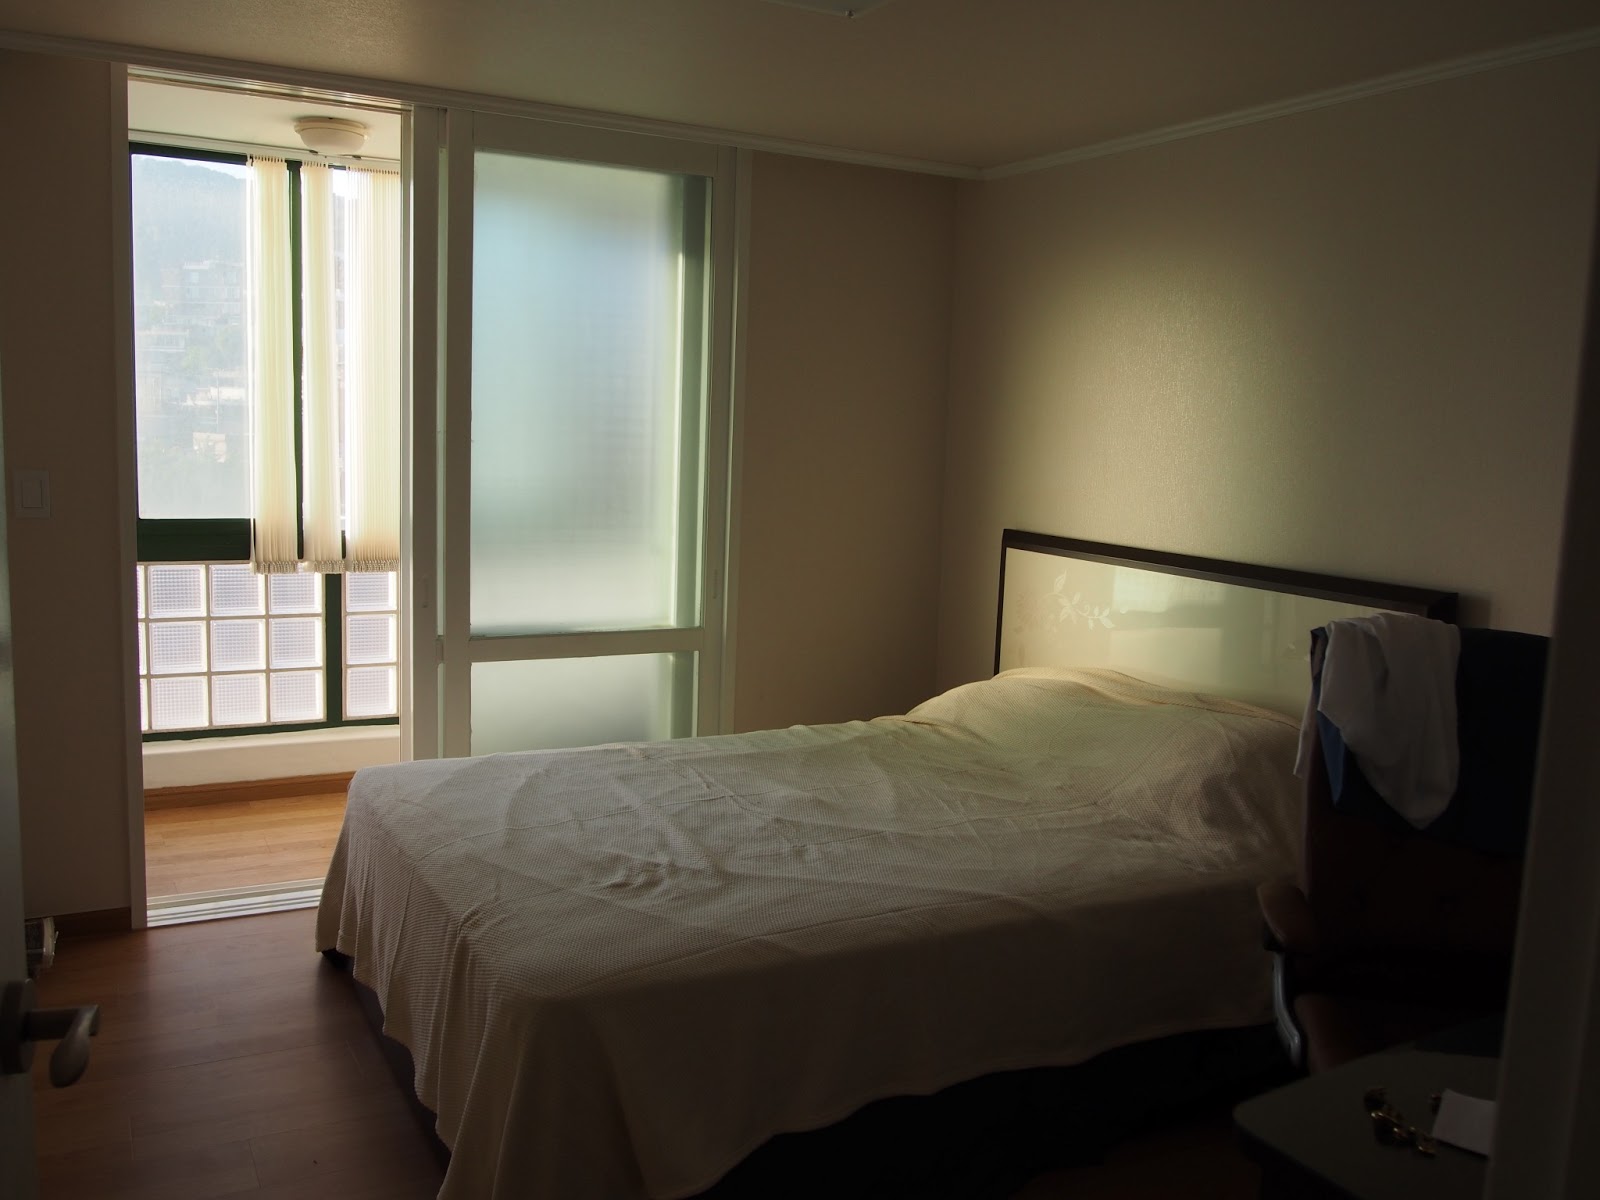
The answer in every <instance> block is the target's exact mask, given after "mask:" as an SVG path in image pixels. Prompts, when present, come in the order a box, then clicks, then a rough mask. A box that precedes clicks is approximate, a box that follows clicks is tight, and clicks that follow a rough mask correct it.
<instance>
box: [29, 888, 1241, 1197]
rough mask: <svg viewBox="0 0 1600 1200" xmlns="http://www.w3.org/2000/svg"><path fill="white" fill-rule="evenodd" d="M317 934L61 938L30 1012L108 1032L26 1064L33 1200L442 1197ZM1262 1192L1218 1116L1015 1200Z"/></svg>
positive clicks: (1164, 1133)
mask: <svg viewBox="0 0 1600 1200" xmlns="http://www.w3.org/2000/svg"><path fill="white" fill-rule="evenodd" d="M313 929H314V914H313V913H312V912H310V911H305V910H301V911H296V912H283V913H272V914H268V915H264V916H253V917H240V918H235V919H233V920H225V921H211V922H205V923H200V924H192V925H173V926H167V927H164V928H160V929H153V930H148V931H143V932H138V933H125V934H107V935H98V936H93V937H80V938H76V939H72V938H64V939H63V940H62V942H61V944H60V946H59V949H58V957H57V962H56V965H55V966H54V967H52V968H51V969H49V970H47V971H45V972H44V973H43V974H42V975H41V976H40V979H39V991H40V1003H41V1004H42V1005H45V1006H52V1005H66V1004H76V1003H84V1002H96V1003H98V1004H100V1006H101V1028H100V1034H99V1036H98V1037H96V1038H95V1040H94V1052H93V1056H92V1058H91V1060H90V1065H89V1070H88V1073H87V1074H86V1075H85V1076H84V1078H83V1079H82V1080H81V1081H80V1082H79V1083H78V1084H76V1085H75V1086H74V1087H71V1088H67V1089H63V1090H56V1089H52V1088H51V1087H50V1086H49V1084H48V1082H47V1080H46V1078H45V1059H46V1057H47V1056H46V1054H45V1053H44V1052H43V1051H41V1053H40V1055H39V1058H38V1060H37V1061H36V1063H35V1070H34V1081H35V1083H34V1096H35V1107H36V1114H37V1121H36V1124H37V1139H38V1144H39V1169H40V1196H41V1198H42V1200H209V1198H212V1197H222V1196H231V1197H239V1198H241V1200H243V1198H249V1197H254V1198H256V1200H268V1198H271V1200H334V1198H339V1200H378V1198H380V1197H381V1198H383V1200H412V1198H416V1200H421V1198H423V1197H431V1196H433V1195H435V1193H436V1192H437V1190H438V1188H439V1184H440V1181H441V1179H442V1178H443V1173H442V1170H441V1168H440V1165H439V1163H438V1161H437V1160H436V1159H435V1157H434V1155H433V1151H432V1148H431V1147H430V1145H429V1143H428V1140H427V1139H426V1137H425V1136H424V1134H423V1132H422V1130H421V1129H420V1128H419V1127H418V1125H417V1123H416V1120H415V1118H414V1117H413V1115H412V1113H411V1110H410V1109H409V1107H408V1106H407V1105H406V1104H405V1102H404V1101H403V1099H402V1097H401V1094H400V1091H399V1089H398V1088H397V1087H396V1085H395V1081H394V1078H393V1076H392V1075H390V1074H389V1072H388V1068H387V1065H386V1064H385V1062H384V1061H383V1058H382V1055H381V1054H380V1053H379V1051H378V1049H377V1046H376V1044H375V1042H374V1040H373V1036H372V1033H371V1031H370V1030H369V1029H368V1027H367V1026H366V1023H365V1021H364V1019H363V1017H362V1015H361V1012H360V1007H359V1004H358V1002H357V1001H356V998H355V995H354V993H353V992H352V991H351V989H350V986H349V981H348V980H347V979H346V978H345V977H344V976H343V975H342V974H341V973H340V972H338V971H337V970H335V969H334V968H332V967H330V966H328V965H327V964H326V963H324V962H323V961H322V960H321V958H320V957H319V956H318V955H316V954H315V953H314V951H313V940H314V939H313ZM46 1049H48V1047H47V1048H46ZM1258 1179H1259V1175H1258V1173H1257V1172H1256V1169H1255V1168H1254V1166H1253V1165H1252V1164H1250V1163H1249V1162H1248V1161H1247V1160H1246V1159H1245V1158H1244V1157H1243V1156H1242V1155H1241V1154H1240V1153H1239V1151H1238V1150H1237V1149H1236V1148H1235V1146H1234V1144H1233V1135H1232V1132H1231V1129H1230V1128H1229V1124H1228V1120H1227V1114H1226V1112H1225V1111H1217V1112H1212V1113H1208V1114H1205V1115H1203V1116H1201V1117H1197V1118H1193V1119H1191V1120H1188V1121H1186V1122H1183V1123H1180V1124H1177V1125H1174V1126H1170V1127H1168V1128H1164V1129H1161V1130H1156V1131H1153V1132H1151V1133H1149V1134H1147V1135H1145V1136H1143V1137H1140V1138H1137V1139H1134V1140H1132V1141H1129V1142H1126V1143H1123V1144H1122V1145H1120V1146H1118V1147H1117V1148H1115V1149H1114V1150H1113V1151H1112V1153H1111V1154H1110V1156H1108V1158H1107V1160H1106V1161H1105V1162H1104V1163H1102V1164H1099V1165H1096V1166H1091V1167H1083V1168H1076V1169H1072V1170H1063V1171H1054V1172H1051V1173H1050V1174H1048V1175H1041V1176H1040V1177H1038V1178H1037V1179H1035V1180H1033V1181H1032V1182H1030V1183H1029V1184H1028V1185H1027V1187H1025V1188H1024V1189H1023V1190H1022V1191H1021V1192H1020V1193H1018V1197H1017V1200H1154V1198H1157V1197H1185V1198H1194V1200H1251V1198H1253V1197H1254V1196H1255V1194H1256V1187H1257V1181H1258ZM819 1200H824V1198H819ZM907 1200H911V1198H907Z"/></svg>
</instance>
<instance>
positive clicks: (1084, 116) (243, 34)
mask: <svg viewBox="0 0 1600 1200" xmlns="http://www.w3.org/2000/svg"><path fill="white" fill-rule="evenodd" d="M1596 25H1600V2H1597V0H1338V2H1336V3H1331V2H1329V0H1187V2H1185V0H892V2H891V3H884V4H881V5H880V6H878V7H875V8H873V9H872V10H871V11H869V12H866V13H864V14H862V15H859V16H857V17H854V18H848V17H841V16H835V15H830V14H826V13H821V12H815V11H808V10H807V9H805V8H803V7H796V6H794V5H793V4H787V3H782V2H772V0H517V2H515V3H511V2H508V0H451V2H448V3H447V2H443V0H341V2H339V3H331V2H329V0H253V2H252V3H249V4H245V3H235V2H224V0H138V2H137V3H129V2H128V0H75V2H74V3H70V4H66V3H57V4H41V3H38V0H0V30H6V31H13V32H15V33H21V34H39V35H47V36H54V37H66V38H74V39H83V40H87V41H92V42H96V43H102V44H107V45H114V46H134V47H149V48H158V49H161V50H166V51H176V52H180V53H183V54H188V55H200V56H207V57H214V58H225V59H231V60H237V61H242V62H248V63H262V64H268V65H271V66H276V67H288V68H298V69H305V70H313V71H318V72H326V73H332V74H337V75H340V76H359V77H362V78H366V79H372V80H378V81H399V82H401V83H409V84H417V85H423V86H426V87H430V88H440V89H450V90H457V91H466V92H475V93H483V94H489V95H496V96H506V97H512V98H515V99H522V100H531V101H539V102H543V103H548V104H556V105H563V106H571V107H576V108H583V109H590V110H596V111H600V112H606V113H617V114H624V115H628V116H639V117H648V118H654V119H659V120H665V121H671V122H676V123H683V124H689V125H696V126H704V127H710V128H714V129H720V130H727V131H731V132H734V133H741V134H748V135H756V136H759V137H765V138H776V139H785V140H791V141H797V142H804V143H808V144H811V145H815V146H821V147H835V148H839V149H845V150H851V151H857V152H865V153H873V154H885V155H893V156H899V157H904V158H910V159H919V160H925V161H929V162H935V163H944V164H950V165H953V166H960V167H967V168H988V167H995V166H999V165H1003V164H1007V163H1013V162H1017V161H1019V160H1026V159H1030V158H1034V157H1039V156H1043V155H1048V154H1054V153H1059V152H1064V151H1070V150H1073V149H1076V148H1081V147H1083V146H1088V145H1094V144H1097V143H1101V142H1105V141H1109V140H1113V139H1117V138H1121V137H1127V136H1131V135H1135V134H1139V133H1143V132H1147V131H1149V130H1153V129H1159V128H1164V127H1167V126H1171V125H1175V124H1181V123H1185V122H1189V121H1196V120H1203V119H1206V118H1209V117H1214V116H1217V115H1220V114H1223V113H1227V112H1232V111H1236V110H1239V109H1245V108H1253V107H1256V106H1260V105H1266V104H1272V103H1277V102H1281V101H1284V100H1289V99H1292V98H1295V97H1298V96H1302V95H1305V94H1307V93H1312V92H1319V91H1323V90H1326V89H1332V88H1338V87H1344V86H1348V85H1352V84H1357V83H1361V82H1364V81H1367V80H1370V79H1373V78H1376V77H1380V76H1384V75H1388V74H1392V73H1396V72H1401V71H1408V70H1412V69H1415V68H1420V67H1425V66H1431V65H1433V64H1436V63H1440V62H1443V61H1447V60H1450V59H1455V58H1459V57H1463V56H1469V55H1478V54H1484V53H1487V52H1490V51H1493V50H1497V49H1500V48H1502V47H1505V46H1508V45H1512V44H1517V43H1522V42H1526V41H1531V40H1536V39H1542V38H1549V37H1552V36H1556V35H1561V34H1569V33H1572V32H1574V31H1578V30H1583V29H1587V28H1592V27H1594V26H1596ZM374 90H377V91H381V90H382V89H381V88H378V89H374Z"/></svg>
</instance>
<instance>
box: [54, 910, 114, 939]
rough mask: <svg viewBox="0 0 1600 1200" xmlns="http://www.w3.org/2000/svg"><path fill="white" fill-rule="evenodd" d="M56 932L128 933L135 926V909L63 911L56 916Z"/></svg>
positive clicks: (71, 935)
mask: <svg viewBox="0 0 1600 1200" xmlns="http://www.w3.org/2000/svg"><path fill="white" fill-rule="evenodd" d="M55 922H56V932H57V933H59V934H64V935H66V936H68V937H75V936H80V935H82V934H86V933H127V932H128V931H129V930H131V929H132V928H133V909H131V908H128V907H127V906H124V907H122V908H101V909H96V910H95V911H94V912H79V913H62V914H61V915H60V916H58V917H56V919H55Z"/></svg>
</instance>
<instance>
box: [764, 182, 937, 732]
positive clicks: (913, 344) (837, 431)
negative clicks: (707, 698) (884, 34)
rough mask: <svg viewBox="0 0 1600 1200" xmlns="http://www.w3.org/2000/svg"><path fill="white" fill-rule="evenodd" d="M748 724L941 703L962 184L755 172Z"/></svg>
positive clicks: (863, 714)
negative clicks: (936, 666)
mask: <svg viewBox="0 0 1600 1200" xmlns="http://www.w3.org/2000/svg"><path fill="white" fill-rule="evenodd" d="M752 175H753V179H752V189H751V198H752V200H751V217H750V245H749V257H748V260H747V261H748V279H749V290H748V308H747V318H746V319H747V324H746V334H747V336H746V340H745V344H744V345H745V365H744V387H743V391H742V393H741V396H740V406H741V407H740V414H739V420H740V423H741V428H742V434H741V439H742V464H743V467H742V471H743V477H742V484H741V488H740V492H739V498H738V504H739V511H738V523H739V524H738V556H739V557H738V569H739V574H738V591H737V594H736V596H735V598H734V600H735V607H734V618H735V623H736V624H735V660H734V664H735V672H736V675H735V685H734V704H735V709H734V727H735V728H736V729H741V730H743V729H758V728H766V727H771V726H782V725H789V724H794V723H796V722H825V721H841V720H846V719H850V718H855V717H872V716H877V715H880V714H882V713H886V712H901V711H904V710H905V708H906V707H907V706H909V705H911V704H915V703H917V702H918V701H920V700H923V699H925V698H926V697H927V696H928V694H929V691H930V689H931V688H932V686H933V661H932V655H931V651H932V647H933V642H934V634H935V620H936V607H937V602H936V597H937V592H938V555H939V532H938V531H939V519H940V518H939V500H940V491H941V487H942V459H943V446H944V417H943V414H944V404H945V381H946V361H947V359H946V347H947V345H948V338H949V319H950V270H951V248H952V238H953V231H954V225H953V222H954V216H955V185H954V184H953V183H952V182H951V181H950V180H947V179H938V178H932V177H928V176H920V175H909V174H904V173H901V172H896V171H884V170H877V169H873V168H867V167H854V166H842V165H839V164H835V163H825V162H819V161H815V160H811V159H802V158H789V157H784V156H780V155H768V154H763V155H757V156H756V159H755V162H754V167H753V172H752Z"/></svg>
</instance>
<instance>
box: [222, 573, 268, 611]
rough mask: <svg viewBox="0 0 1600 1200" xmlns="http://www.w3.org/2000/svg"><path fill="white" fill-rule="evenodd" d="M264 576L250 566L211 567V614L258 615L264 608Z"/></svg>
mask: <svg viewBox="0 0 1600 1200" xmlns="http://www.w3.org/2000/svg"><path fill="white" fill-rule="evenodd" d="M261 580H262V577H261V576H260V575H257V574H256V573H255V572H254V571H252V570H251V569H250V568H249V567H248V566H244V565H242V564H241V565H239V566H232V565H230V566H225V567H212V568H211V615H212V616H213V617H258V616H260V615H261V613H262V611H263V609H262V590H263V589H262V586H261Z"/></svg>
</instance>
